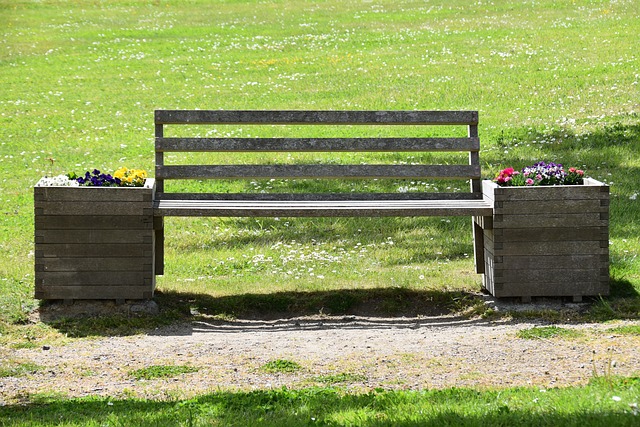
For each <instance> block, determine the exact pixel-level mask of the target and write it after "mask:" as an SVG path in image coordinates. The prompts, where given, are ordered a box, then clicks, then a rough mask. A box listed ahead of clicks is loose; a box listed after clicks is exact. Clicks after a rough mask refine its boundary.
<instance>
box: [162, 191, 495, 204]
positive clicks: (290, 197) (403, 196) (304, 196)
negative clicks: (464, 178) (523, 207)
mask: <svg viewBox="0 0 640 427" xmlns="http://www.w3.org/2000/svg"><path fill="white" fill-rule="evenodd" d="M158 200H185V201H186V200H248V201H294V202H303V201H343V202H347V201H350V200H377V201H381V202H384V201H386V200H482V195H481V194H473V193H422V192H410V193H338V192H336V193H163V194H160V195H158V197H156V201H158Z"/></svg>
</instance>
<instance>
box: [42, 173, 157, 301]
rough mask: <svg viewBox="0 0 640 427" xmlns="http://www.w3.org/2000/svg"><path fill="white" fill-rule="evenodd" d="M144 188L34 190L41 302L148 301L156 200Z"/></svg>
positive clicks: (148, 186) (149, 184)
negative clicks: (81, 300)
mask: <svg viewBox="0 0 640 427" xmlns="http://www.w3.org/2000/svg"><path fill="white" fill-rule="evenodd" d="M154 192H155V180H154V179H147V180H146V182H145V186H144V187H34V208H35V282H36V283H35V297H36V298H38V299H47V300H49V299H63V300H76V299H116V300H125V299H148V298H152V297H153V292H154V289H155V275H154V239H155V238H154V229H153V209H152V203H153V196H154Z"/></svg>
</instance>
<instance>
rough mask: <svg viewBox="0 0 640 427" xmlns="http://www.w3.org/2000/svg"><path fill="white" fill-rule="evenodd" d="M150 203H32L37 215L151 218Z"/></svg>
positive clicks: (66, 201) (65, 201) (64, 201)
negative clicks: (105, 215)
mask: <svg viewBox="0 0 640 427" xmlns="http://www.w3.org/2000/svg"><path fill="white" fill-rule="evenodd" d="M151 203H152V201H151V200H149V201H148V202H140V203H139V202H130V201H122V202H116V201H111V202H104V203H103V202H98V201H84V202H81V201H75V202H71V201H68V200H63V201H47V202H40V201H34V209H35V212H36V214H37V215H42V216H47V215H70V216H81V215H89V216H93V215H95V216H102V215H104V213H105V212H110V213H111V214H112V215H116V216H125V215H134V216H145V215H146V216H152V215H153V212H151V211H150V210H149V207H150V206H151Z"/></svg>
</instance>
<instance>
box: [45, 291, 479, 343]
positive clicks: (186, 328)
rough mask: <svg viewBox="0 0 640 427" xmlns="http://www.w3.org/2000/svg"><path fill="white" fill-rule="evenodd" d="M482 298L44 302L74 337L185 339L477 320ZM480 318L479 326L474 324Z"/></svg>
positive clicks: (391, 294) (184, 297) (407, 295)
mask: <svg viewBox="0 0 640 427" xmlns="http://www.w3.org/2000/svg"><path fill="white" fill-rule="evenodd" d="M482 310H484V300H483V299H482V296H481V295H480V294H476V293H471V292H463V291H432V290H411V289H404V288H378V289H337V290H328V291H315V292H295V291H291V292H275V293H269V294H257V293H247V294H237V295H228V296H214V295H210V294H205V293H191V292H174V291H170V292H160V291H156V295H155V297H154V299H153V300H151V301H126V302H125V303H124V304H116V303H115V302H114V301H103V300H79V301H75V302H74V303H73V304H71V305H65V304H63V303H62V302H59V301H43V302H42V303H41V304H40V307H39V309H38V312H39V313H38V314H39V320H40V321H41V322H43V323H45V324H47V325H49V326H51V327H53V328H55V329H57V330H58V331H59V332H61V333H63V334H66V335H67V336H69V337H87V336H124V335H134V334H140V333H144V334H161V335H175V334H177V335H182V334H190V333H192V332H193V331H194V330H200V331H204V330H211V331H214V330H216V331H229V332H242V331H247V330H257V329H260V330H272V331H278V330H285V329H300V328H306V329H327V328H350V329H352V328H362V329H368V328H398V327H407V328H409V327H416V325H419V324H423V323H426V322H432V323H433V324H436V323H437V324H443V325H445V324H460V323H461V322H468V321H474V322H475V321H477V318H478V312H479V311H482ZM472 318H476V319H475V320H471V319H472Z"/></svg>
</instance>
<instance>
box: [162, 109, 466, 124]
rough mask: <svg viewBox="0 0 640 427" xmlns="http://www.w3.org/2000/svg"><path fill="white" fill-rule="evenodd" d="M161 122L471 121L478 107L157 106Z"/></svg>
mask: <svg viewBox="0 0 640 427" xmlns="http://www.w3.org/2000/svg"><path fill="white" fill-rule="evenodd" d="M155 123H156V125H158V124H192V125H195V124H291V125H293V124H295V125H305V124H308V125H332V124H343V125H348V124H352V125H356V124H385V125H393V124H400V125H407V124H414V125H472V124H477V123H478V112H477V111H298V110H293V111H291V110H290V111H275V110H273V111H255V110H254V111H223V110H217V111H212V110H156V111H155Z"/></svg>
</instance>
